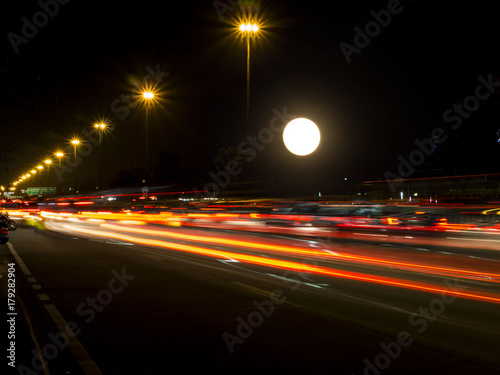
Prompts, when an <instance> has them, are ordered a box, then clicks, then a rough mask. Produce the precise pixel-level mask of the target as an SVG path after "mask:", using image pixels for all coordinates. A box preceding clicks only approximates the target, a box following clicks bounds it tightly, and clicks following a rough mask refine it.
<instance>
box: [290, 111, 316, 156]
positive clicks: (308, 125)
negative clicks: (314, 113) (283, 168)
mask: <svg viewBox="0 0 500 375" xmlns="http://www.w3.org/2000/svg"><path fill="white" fill-rule="evenodd" d="M320 139H321V135H320V132H319V129H318V127H317V126H316V124H315V123H314V122H312V121H311V120H308V119H306V118H296V119H294V120H292V121H290V122H289V123H288V124H287V126H286V127H285V130H284V131H283V142H284V143H285V146H286V148H287V149H288V151H290V152H291V153H292V154H295V155H299V156H304V155H309V154H310V153H312V152H314V150H316V148H317V147H318V145H319V141H320Z"/></svg>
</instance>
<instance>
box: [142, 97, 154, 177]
mask: <svg viewBox="0 0 500 375" xmlns="http://www.w3.org/2000/svg"><path fill="white" fill-rule="evenodd" d="M154 98H155V94H154V92H153V91H150V90H146V91H144V92H143V93H142V99H143V100H144V104H145V109H146V170H147V169H148V164H149V149H148V143H149V136H148V121H149V119H148V116H149V107H150V105H151V104H152V103H153V101H154Z"/></svg>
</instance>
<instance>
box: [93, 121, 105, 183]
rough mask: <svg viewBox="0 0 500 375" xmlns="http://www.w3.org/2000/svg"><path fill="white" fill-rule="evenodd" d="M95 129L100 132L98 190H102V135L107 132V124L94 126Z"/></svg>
mask: <svg viewBox="0 0 500 375" xmlns="http://www.w3.org/2000/svg"><path fill="white" fill-rule="evenodd" d="M94 128H96V129H97V131H98V132H99V185H98V186H97V188H98V189H102V146H101V145H102V133H103V132H104V131H105V130H106V124H105V123H103V122H101V123H99V124H94Z"/></svg>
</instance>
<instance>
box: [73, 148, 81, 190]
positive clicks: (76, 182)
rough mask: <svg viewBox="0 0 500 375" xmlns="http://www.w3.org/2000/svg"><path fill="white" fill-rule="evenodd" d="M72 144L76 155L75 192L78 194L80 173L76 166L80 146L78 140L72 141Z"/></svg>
mask: <svg viewBox="0 0 500 375" xmlns="http://www.w3.org/2000/svg"><path fill="white" fill-rule="evenodd" d="M71 144H72V145H73V149H74V154H75V192H76V193H78V171H77V166H76V148H77V147H78V145H79V144H80V141H79V140H78V139H72V140H71Z"/></svg>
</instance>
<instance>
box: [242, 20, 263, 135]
mask: <svg viewBox="0 0 500 375" xmlns="http://www.w3.org/2000/svg"><path fill="white" fill-rule="evenodd" d="M239 30H240V31H241V33H242V34H243V35H244V37H245V39H246V44H247V118H246V135H249V123H250V38H251V36H252V35H256V34H257V32H258V31H259V26H258V25H257V24H256V23H242V24H241V25H240V27H239Z"/></svg>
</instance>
